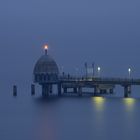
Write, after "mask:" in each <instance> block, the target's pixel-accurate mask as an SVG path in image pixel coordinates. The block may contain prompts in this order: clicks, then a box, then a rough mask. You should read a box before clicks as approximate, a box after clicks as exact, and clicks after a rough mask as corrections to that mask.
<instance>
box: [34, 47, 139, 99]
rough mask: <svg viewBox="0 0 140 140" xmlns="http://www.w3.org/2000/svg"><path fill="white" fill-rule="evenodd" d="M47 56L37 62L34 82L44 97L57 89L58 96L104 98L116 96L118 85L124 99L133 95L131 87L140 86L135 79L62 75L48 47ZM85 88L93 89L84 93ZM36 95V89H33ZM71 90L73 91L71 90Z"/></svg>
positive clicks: (46, 49) (46, 48)
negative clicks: (39, 86)
mask: <svg viewBox="0 0 140 140" xmlns="http://www.w3.org/2000/svg"><path fill="white" fill-rule="evenodd" d="M44 49H45V54H44V55H43V56H41V58H40V59H39V60H38V61H37V63H36V65H35V67H34V72H33V75H34V82H35V83H39V84H40V85H41V86H42V96H43V97H48V96H51V95H53V89H54V88H53V87H54V86H56V87H57V95H58V96H63V95H73V94H75V95H77V96H83V95H85V94H88V95H91V96H102V95H104V94H105V95H106V94H114V89H115V87H116V85H120V86H122V87H123V89H124V97H125V98H127V97H129V96H130V95H131V93H132V91H131V87H132V86H134V85H140V79H133V78H130V77H129V78H102V77H95V76H94V75H93V76H90V77H88V76H87V74H86V76H81V77H80V76H70V75H67V76H66V75H64V74H62V75H60V74H59V69H58V66H57V64H56V62H55V61H54V59H53V58H52V57H50V56H49V55H48V46H47V45H46V46H45V47H44ZM84 88H86V89H87V88H91V89H92V90H90V92H88V90H87V91H85V92H84V91H83V89H84ZM32 89H33V93H35V91H34V90H35V89H34V87H32ZM70 89H71V90H70Z"/></svg>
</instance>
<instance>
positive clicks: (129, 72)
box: [128, 68, 132, 78]
mask: <svg viewBox="0 0 140 140" xmlns="http://www.w3.org/2000/svg"><path fill="white" fill-rule="evenodd" d="M131 71H132V70H131V68H129V69H128V74H129V78H130V77H131Z"/></svg>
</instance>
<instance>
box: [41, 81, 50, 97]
mask: <svg viewBox="0 0 140 140" xmlns="http://www.w3.org/2000/svg"><path fill="white" fill-rule="evenodd" d="M48 96H49V86H48V85H46V84H44V85H42V97H48Z"/></svg>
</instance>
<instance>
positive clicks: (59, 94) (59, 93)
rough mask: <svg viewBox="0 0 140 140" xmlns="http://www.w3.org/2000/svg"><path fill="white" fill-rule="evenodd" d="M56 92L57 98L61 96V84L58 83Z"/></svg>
mask: <svg viewBox="0 0 140 140" xmlns="http://www.w3.org/2000/svg"><path fill="white" fill-rule="evenodd" d="M57 90H58V96H61V95H62V85H61V83H58V85H57Z"/></svg>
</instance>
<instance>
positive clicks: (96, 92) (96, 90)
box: [94, 86, 99, 97]
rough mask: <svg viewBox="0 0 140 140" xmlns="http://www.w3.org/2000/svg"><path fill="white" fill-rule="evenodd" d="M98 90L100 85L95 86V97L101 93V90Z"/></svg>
mask: <svg viewBox="0 0 140 140" xmlns="http://www.w3.org/2000/svg"><path fill="white" fill-rule="evenodd" d="M98 91H99V89H98V87H97V86H95V87H94V96H95V97H96V96H98V95H99V92H98Z"/></svg>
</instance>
